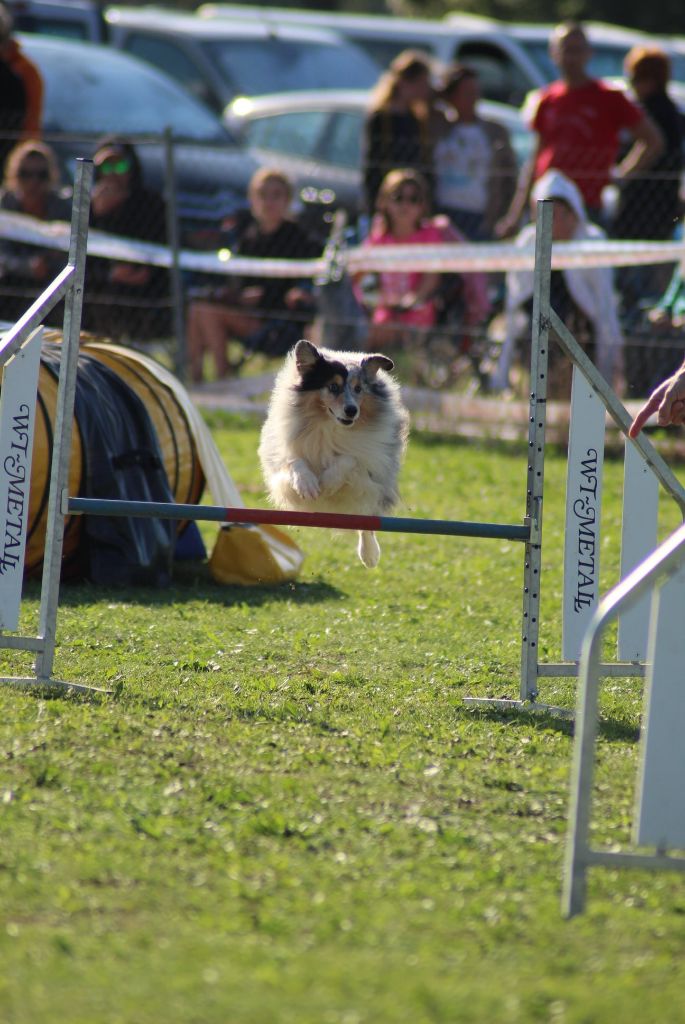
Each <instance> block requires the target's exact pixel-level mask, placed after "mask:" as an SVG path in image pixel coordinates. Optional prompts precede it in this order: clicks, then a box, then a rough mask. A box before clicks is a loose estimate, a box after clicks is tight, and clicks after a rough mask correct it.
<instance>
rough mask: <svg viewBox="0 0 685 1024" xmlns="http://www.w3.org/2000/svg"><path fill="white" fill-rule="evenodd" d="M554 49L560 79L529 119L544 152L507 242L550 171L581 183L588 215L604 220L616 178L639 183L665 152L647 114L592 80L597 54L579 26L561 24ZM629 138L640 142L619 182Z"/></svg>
mask: <svg viewBox="0 0 685 1024" xmlns="http://www.w3.org/2000/svg"><path fill="white" fill-rule="evenodd" d="M549 49H550V56H551V57H552V59H553V60H554V62H555V64H556V65H557V67H558V68H559V72H560V75H561V77H560V78H559V79H558V80H557V81H556V82H552V83H550V85H547V86H545V87H544V88H543V89H540V90H538V91H536V92H535V93H534V94H533V95H532V96H531V97H529V99H528V100H527V101H526V103H525V105H524V108H523V115H524V118H525V120H526V121H527V123H528V124H529V125H530V127H531V129H532V130H533V131H534V132H535V133H536V135H537V145H536V146H535V148H534V151H533V154H532V157H531V159H530V161H529V162H528V164H527V165H526V166H525V167H524V169H523V171H522V174H521V179H520V181H519V185H518V188H517V192H516V195H515V196H514V199H513V200H512V204H511V206H510V208H509V210H508V212H507V214H506V215H505V216H504V217H503V218H502V220H501V221H500V222H499V224H498V225H497V234H498V235H499V236H500V237H504V236H506V235H509V234H511V233H512V231H514V230H516V228H517V227H518V224H519V220H520V218H521V214H522V213H523V211H524V209H525V208H526V205H527V203H528V197H529V194H530V189H531V186H532V184H533V182H534V181H536V180H537V179H538V178H540V177H541V176H542V175H543V174H544V173H545V171H548V170H550V168H555V169H556V170H559V171H562V172H563V173H564V174H566V176H567V177H569V178H571V180H572V181H575V183H576V185H577V186H578V188H579V189H580V192H581V194H582V196H583V199H584V201H585V206H586V209H587V212H588V216H589V217H590V218H591V219H593V220H597V219H599V218H601V209H602V189H603V188H604V186H605V185H607V184H608V183H609V181H610V180H611V178H612V177H613V178H614V179H615V180H626V179H628V178H633V177H636V176H638V175H639V174H641V173H642V172H643V171H644V170H645V169H646V168H647V167H649V166H650V165H651V164H652V163H653V162H654V161H655V160H656V159H657V157H658V156H659V155H660V153H661V152H662V150H663V146H664V142H663V139H662V136H661V132H660V131H659V129H658V128H657V126H656V125H655V124H654V122H653V121H652V120H651V119H650V118H649V117H648V116H647V115H646V114H645V113H644V112H643V111H642V110H641V109H640V107H638V106H636V105H635V104H634V103H632V102H631V101H630V100H629V99H628V98H627V97H626V96H625V95H624V94H623V93H622V92H620V91H619V90H617V89H612V88H610V87H609V86H608V85H606V84H605V83H604V82H602V81H601V80H597V79H594V78H591V77H590V76H589V75H588V73H587V64H588V61H589V59H590V55H591V48H590V44H589V42H588V39H587V36H586V35H585V32H584V30H583V27H582V26H581V25H580V24H578V22H572V21H565V22H562V23H561V24H560V25H558V26H557V27H556V28H555V29H554V32H553V33H552V37H551V39H550V45H549ZM622 131H627V132H628V133H629V134H630V135H632V137H633V140H634V142H633V145H632V146H631V148H630V150H629V151H628V153H627V154H626V155H625V157H624V158H623V160H622V161H621V163H620V165H619V166H618V167H616V168H615V172H614V174H613V175H612V169H613V168H614V164H615V161H616V157H617V155H618V150H619V144H620V135H621V132H622Z"/></svg>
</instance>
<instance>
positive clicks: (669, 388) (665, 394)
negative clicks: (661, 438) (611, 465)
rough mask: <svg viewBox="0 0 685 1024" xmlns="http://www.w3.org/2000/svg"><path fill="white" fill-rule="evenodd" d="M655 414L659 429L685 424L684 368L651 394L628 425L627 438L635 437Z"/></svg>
mask: <svg viewBox="0 0 685 1024" xmlns="http://www.w3.org/2000/svg"><path fill="white" fill-rule="evenodd" d="M655 412H656V413H657V423H658V425H659V426H660V427H667V426H669V425H670V426H679V425H680V424H682V423H685V367H683V368H681V369H680V370H678V372H677V373H675V374H674V375H673V376H672V377H669V378H668V380H665V381H664V382H663V384H660V385H659V387H658V388H656V390H655V391H653V392H652V394H651V395H650V396H649V398H648V399H647V401H646V402H645V404H644V405H643V406H642V408H641V409H640V411H639V412H638V414H637V416H636V417H635V419H634V420H633V422H632V423H631V424H630V428H629V430H628V437H633V438H634V437H637V436H638V434H639V433H640V431H641V430H642V428H643V427H644V425H645V423H646V422H647V420H648V419H649V418H650V416H652V415H653V414H654V413H655Z"/></svg>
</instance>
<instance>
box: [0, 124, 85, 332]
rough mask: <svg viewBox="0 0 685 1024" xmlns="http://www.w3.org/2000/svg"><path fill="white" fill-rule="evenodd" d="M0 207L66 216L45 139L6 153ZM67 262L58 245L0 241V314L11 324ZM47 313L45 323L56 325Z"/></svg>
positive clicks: (56, 317)
mask: <svg viewBox="0 0 685 1024" xmlns="http://www.w3.org/2000/svg"><path fill="white" fill-rule="evenodd" d="M0 209H2V210H7V211H10V212H12V213H24V214H26V215H27V216H29V217H36V218H37V219H38V220H48V221H49V220H67V221H68V220H69V219H70V218H71V201H70V198H69V196H68V195H67V194H66V193H65V192H64V191H62V190H61V189H60V172H59V166H58V163H57V158H56V156H55V154H54V152H53V150H52V149H51V147H50V146H48V145H46V144H45V143H44V142H40V141H36V140H28V141H26V142H20V143H19V144H18V145H16V146H14V148H13V149H12V150H11V151H10V154H9V156H8V157H7V162H6V164H5V174H4V180H3V185H2V193H1V194H0ZM65 263H66V256H65V254H64V253H63V252H60V251H59V250H57V249H41V248H40V247H37V246H35V245H31V244H28V243H27V244H24V243H22V242H14V241H4V242H2V243H0V318H1V319H3V320H8V321H10V322H12V321H14V320H16V319H17V318H18V317H20V316H22V315H23V314H24V313H25V312H26V310H27V309H28V308H29V306H30V305H31V303H32V302H33V301H34V299H36V298H37V297H38V295H40V293H41V292H42V291H43V290H44V289H45V288H46V286H47V285H48V284H49V283H50V281H51V280H52V279H53V277H55V276H56V275H57V274H58V273H59V271H60V270H61V269H62V267H64V265H65ZM61 320H62V313H61V312H59V313H56V311H55V310H53V311H52V313H51V314H50V317H49V318H48V322H50V323H55V324H58V323H61Z"/></svg>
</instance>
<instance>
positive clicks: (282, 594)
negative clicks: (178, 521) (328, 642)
mask: <svg viewBox="0 0 685 1024" xmlns="http://www.w3.org/2000/svg"><path fill="white" fill-rule="evenodd" d="M25 596H27V597H35V598H36V599H38V598H39V596H40V584H39V583H37V582H34V581H31V582H29V583H28V584H27V585H26V588H25ZM347 597H348V595H347V594H346V593H345V592H344V591H343V590H340V589H339V588H338V587H334V586H332V585H331V584H330V583H327V582H326V581H325V580H321V579H314V580H311V579H310V580H307V581H306V582H302V581H300V580H291V581H288V582H284V583H278V584H268V585H267V584H264V585H261V584H254V585H250V586H241V585H238V584H222V583H217V582H215V581H214V580H213V579H212V578H211V576H210V574H209V569H208V567H207V565H206V564H204V563H191V562H181V563H177V564H176V565H175V566H174V576H173V580H172V582H171V583H170V584H169V585H168V586H166V587H150V586H122V587H117V586H108V585H107V584H96V583H89V582H87V581H85V582H84V581H78V582H75V581H65V582H63V583H62V584H61V586H60V595H59V603H60V605H61V606H62V607H65V608H77V607H79V606H80V605H83V604H92V603H93V602H97V601H110V602H125V603H126V604H140V605H153V606H159V607H163V606H166V605H170V604H178V603H180V602H183V601H186V600H187V601H205V602H207V603H209V604H216V605H218V606H221V607H232V606H233V605H249V606H252V607H255V608H256V607H260V606H261V605H266V604H275V603H280V602H283V601H290V602H292V603H294V604H319V603H321V602H324V601H343V600H345V599H346V598H347Z"/></svg>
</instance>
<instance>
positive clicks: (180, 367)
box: [164, 128, 188, 380]
mask: <svg viewBox="0 0 685 1024" xmlns="http://www.w3.org/2000/svg"><path fill="white" fill-rule="evenodd" d="M164 155H165V178H166V186H165V199H166V215H167V241H168V245H169V252H170V253H171V267H170V270H169V276H170V279H171V300H172V306H173V317H172V322H173V330H174V341H175V344H174V351H173V359H174V370H175V372H176V376H177V377H178V378H179V379H180V380H185V379H186V370H187V366H188V353H187V347H186V334H185V303H184V296H183V278H182V275H181V261H180V253H181V238H180V230H179V223H178V198H177V192H176V166H175V162H174V137H173V134H172V131H171V128H167V129H166V130H165V132H164Z"/></svg>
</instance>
